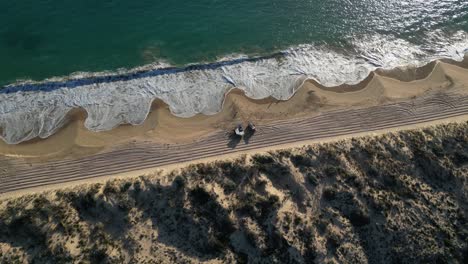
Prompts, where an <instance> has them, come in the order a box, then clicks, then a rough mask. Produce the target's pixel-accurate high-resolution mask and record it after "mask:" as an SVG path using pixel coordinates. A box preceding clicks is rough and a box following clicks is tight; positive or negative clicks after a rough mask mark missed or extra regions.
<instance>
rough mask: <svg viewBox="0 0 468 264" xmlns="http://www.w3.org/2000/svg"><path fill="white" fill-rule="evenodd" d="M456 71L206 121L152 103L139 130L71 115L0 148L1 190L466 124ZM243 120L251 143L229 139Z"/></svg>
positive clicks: (435, 68) (387, 76) (443, 66)
mask: <svg viewBox="0 0 468 264" xmlns="http://www.w3.org/2000/svg"><path fill="white" fill-rule="evenodd" d="M460 66H466V65H465V64H458V65H454V64H450V63H447V62H434V63H431V64H430V65H427V66H425V67H423V68H420V69H406V70H403V69H398V70H395V72H398V75H395V72H392V73H389V72H383V73H373V74H372V75H371V76H369V78H367V79H366V80H365V81H364V82H362V83H360V84H359V85H355V86H342V87H328V88H327V87H323V86H320V85H318V84H317V83H314V82H313V81H307V82H305V83H304V85H303V86H302V87H301V88H300V89H299V90H298V91H297V93H296V94H295V95H294V96H293V97H292V98H291V99H290V100H288V101H277V100H274V99H271V98H269V99H264V100H252V99H249V98H247V97H246V96H245V95H244V94H243V93H242V92H241V91H239V90H232V91H230V93H228V94H227V95H226V99H225V103H224V107H223V110H222V111H221V112H220V113H218V114H215V115H212V116H204V115H198V116H195V117H193V118H178V117H175V116H174V115H172V114H171V113H170V111H169V109H168V106H167V105H165V104H163V103H162V102H161V101H155V102H154V104H153V110H152V112H151V113H150V114H149V116H148V119H147V120H146V122H145V123H144V124H143V125H141V126H130V125H123V126H119V127H117V128H115V129H113V130H111V131H107V132H100V133H96V132H91V131H89V130H87V129H86V128H85V127H84V125H83V121H84V119H85V118H86V115H85V113H84V112H83V111H75V112H74V113H73V114H72V115H71V119H70V120H71V121H70V123H69V124H68V125H67V126H66V127H65V128H64V129H62V130H60V131H59V132H58V133H57V134H55V135H53V136H51V137H50V138H47V139H43V140H38V139H36V140H33V141H31V142H26V143H21V144H19V145H7V144H5V143H2V145H1V147H0V150H1V152H2V154H3V155H4V157H3V158H2V160H1V162H2V167H3V170H2V171H1V172H0V176H1V178H2V179H3V181H2V185H1V186H0V192H2V193H10V194H13V193H22V192H23V191H28V190H29V191H30V190H36V191H37V190H41V189H42V188H48V187H51V186H56V187H60V186H64V185H70V184H74V183H78V182H87V181H94V180H105V179H106V177H109V176H116V175H117V176H119V175H120V176H122V175H123V176H137V175H141V174H142V173H143V174H145V173H150V172H151V171H154V170H155V169H157V168H163V167H167V166H172V167H173V166H176V167H177V166H181V165H183V164H188V163H190V162H194V161H200V160H207V159H208V160H209V159H212V158H216V157H228V156H232V155H234V156H235V155H239V154H240V153H249V152H250V153H252V152H256V151H260V150H261V151H270V150H276V149H279V148H288V147H296V146H300V145H301V144H302V145H304V144H310V143H313V142H323V141H327V140H336V139H339V138H349V137H353V136H365V135H367V134H369V133H386V132H389V131H398V130H402V129H412V128H418V127H422V126H428V125H434V124H440V123H447V122H465V121H466V120H467V119H468V118H467V117H468V109H467V105H468V104H467V103H468V89H467V87H468V74H467V73H468V70H467V69H466V68H463V67H460ZM391 74H393V75H391ZM398 76H401V78H400V79H401V80H399V79H397V78H396V77H398ZM248 120H249V121H253V122H255V123H256V124H257V127H258V133H256V134H255V136H254V137H253V138H252V139H251V140H249V139H244V140H243V141H241V140H240V139H239V140H236V139H233V138H230V137H228V134H229V132H230V131H231V129H232V128H233V127H234V126H235V125H236V124H238V123H241V122H243V123H244V124H245V122H247V121H248ZM298 144H299V145H298ZM47 186H48V187H47Z"/></svg>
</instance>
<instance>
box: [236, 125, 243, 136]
mask: <svg viewBox="0 0 468 264" xmlns="http://www.w3.org/2000/svg"><path fill="white" fill-rule="evenodd" d="M234 132H235V133H236V135H238V136H241V137H242V136H243V135H244V134H245V132H244V129H243V128H242V125H238V126H237V127H236V129H234Z"/></svg>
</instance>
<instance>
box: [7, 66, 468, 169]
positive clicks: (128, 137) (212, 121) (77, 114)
mask: <svg viewBox="0 0 468 264" xmlns="http://www.w3.org/2000/svg"><path fill="white" fill-rule="evenodd" d="M467 58H468V57H467ZM458 65H459V66H456V65H453V64H447V63H446V62H441V61H437V62H432V63H430V64H428V65H426V66H424V67H421V68H418V69H412V68H409V69H399V70H398V71H397V70H395V72H397V73H398V74H397V75H395V74H394V75H391V76H389V75H390V74H389V73H388V72H387V73H385V72H375V73H371V74H370V75H369V76H368V77H367V78H366V79H365V80H364V81H363V82H361V83H359V84H357V85H341V86H335V87H325V86H322V85H320V84H318V83H317V82H315V81H311V80H306V81H304V84H303V85H302V86H301V87H300V88H299V89H297V91H296V92H295V93H294V94H293V96H292V97H291V98H290V99H289V100H277V99H274V98H273V97H271V96H270V97H267V98H264V99H259V100H257V99H252V98H249V97H248V96H246V95H245V92H244V91H242V90H240V89H237V88H234V89H231V90H229V92H228V93H227V94H225V96H224V100H223V105H222V108H221V111H220V112H219V113H216V114H214V115H203V114H197V115H195V116H193V117H190V118H181V117H177V116H175V115H173V114H172V113H171V111H170V108H169V106H168V105H167V104H166V103H164V102H163V101H162V100H160V99H155V100H154V101H153V103H152V104H151V109H150V111H149V113H148V115H147V117H146V119H145V121H144V122H143V124H141V125H129V124H123V125H119V126H117V127H115V128H114V129H112V130H109V131H101V132H93V131H91V130H88V129H87V128H86V127H85V121H86V118H87V116H88V114H87V112H86V111H85V110H84V109H73V110H72V111H71V112H69V113H68V115H67V119H68V121H67V124H66V125H65V126H63V127H62V128H61V129H59V130H58V131H57V132H56V133H54V134H53V135H52V136H50V137H48V138H46V139H39V138H35V139H33V140H30V141H27V142H22V143H20V144H17V145H10V144H7V143H5V142H3V141H1V142H0V154H3V155H5V156H9V157H17V158H26V159H28V158H32V159H36V158H41V159H43V160H48V159H54V158H63V157H68V156H70V157H80V156H87V155H91V154H93V153H98V152H101V151H105V150H108V149H112V148H114V147H115V146H117V145H121V144H125V143H128V142H132V141H151V142H154V143H161V144H167V143H184V142H190V141H193V140H196V139H198V138H200V137H203V136H207V135H209V134H210V133H213V132H215V131H219V130H224V131H229V130H230V129H231V128H232V127H234V126H235V125H236V124H237V123H239V122H246V121H248V120H250V121H253V122H255V123H257V124H259V125H263V124H267V123H269V122H272V121H275V120H286V119H291V118H299V117H304V116H315V115H319V114H320V113H322V112H327V111H333V110H340V109H341V110H342V109H354V108H364V107H369V106H375V105H382V104H386V103H392V102H398V101H402V100H409V99H412V98H415V97H418V96H421V95H423V94H425V93H427V92H434V91H444V90H446V89H459V90H460V91H461V92H462V93H464V92H467V93H468V89H467V87H468V77H466V76H468V67H467V68H461V67H460V66H468V59H466V58H465V60H464V61H463V62H461V63H460V64H458ZM399 76H400V79H401V80H398V79H397V78H398V77H399Z"/></svg>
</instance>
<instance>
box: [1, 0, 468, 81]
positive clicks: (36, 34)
mask: <svg viewBox="0 0 468 264" xmlns="http://www.w3.org/2000/svg"><path fill="white" fill-rule="evenodd" d="M0 12H1V15H0V61H1V63H0V85H5V84H8V83H13V82H15V81H16V80H18V79H32V80H42V79H45V78H49V77H53V76H66V75H68V74H70V73H73V72H77V71H85V72H94V71H104V70H115V69H117V68H122V67H124V68H132V67H136V66H140V65H144V64H148V63H153V62H156V61H165V62H168V63H170V64H172V65H178V66H180V65H184V64H187V63H199V62H209V61H215V60H217V59H219V58H220V57H223V56H225V55H230V54H247V55H265V54H269V53H271V52H274V51H278V50H283V49H286V48H288V47H293V46H296V45H299V44H317V45H324V44H326V45H328V46H330V47H331V48H336V49H347V48H350V49H351V48H352V47H350V44H349V42H350V39H356V38H357V39H359V38H361V37H362V36H366V35H374V34H379V35H381V36H393V37H396V38H399V39H403V40H405V41H408V42H410V43H415V44H421V43H424V42H425V41H426V40H425V38H426V33H427V32H433V31H436V30H438V31H440V32H442V34H447V35H450V34H452V33H454V32H457V31H460V30H462V31H468V1H462V0H458V1H457V0H455V1H453V0H425V1H420V0H414V1H402V0H327V1H324V0H236V1H232V0H193V1H183V0H158V1H154V0H140V1H134V0H100V1H94V0H81V1H76V0H21V1H6V0H0Z"/></svg>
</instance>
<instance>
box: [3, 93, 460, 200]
mask: <svg viewBox="0 0 468 264" xmlns="http://www.w3.org/2000/svg"><path fill="white" fill-rule="evenodd" d="M465 115H468V96H464V95H460V94H458V93H455V92H446V93H443V94H442V93H433V94H430V95H426V96H423V97H420V98H416V99H414V100H411V101H406V102H399V103H393V104H387V105H381V106H374V107H369V108H364V109H353V110H348V111H344V110H340V111H330V112H324V113H321V114H319V115H317V116H314V117H309V118H300V119H290V120H281V121H275V122H271V123H270V124H268V125H265V126H262V127H260V128H259V130H258V131H257V133H255V135H254V136H253V137H252V138H251V139H250V142H249V143H248V144H246V143H245V142H244V141H243V140H240V141H239V142H238V143H237V142H232V141H230V138H229V137H228V135H227V134H228V133H226V132H225V131H218V132H216V133H213V134H211V135H209V136H207V137H205V138H202V139H200V140H198V141H196V142H192V143H184V144H177V145H176V144H154V143H151V142H138V143H129V144H125V145H122V146H120V147H119V148H117V149H114V150H112V151H109V152H105V153H100V154H95V155H92V156H88V157H85V158H79V159H64V160H60V161H51V162H48V163H38V164H30V163H29V162H27V161H24V160H19V159H9V160H8V162H9V163H10V164H12V166H14V168H15V172H14V175H7V177H3V178H2V179H1V180H0V181H1V182H0V193H7V192H12V191H18V190H22V189H28V188H34V187H40V186H46V185H51V184H57V183H66V182H72V181H78V180H85V179H92V178H96V177H101V176H107V175H112V174H117V173H123V172H129V171H134V170H140V169H148V168H153V167H158V166H163V165H169V164H174V163H180V162H188V161H192V160H196V159H202V158H209V157H214V156H219V155H224V154H230V153H235V152H239V151H247V150H252V149H256V148H263V147H268V146H273V145H281V144H287V143H293V142H300V141H306V140H314V139H320V138H329V137H336V136H343V135H350V134H356V133H362V132H368V131H375V130H380V129H386V128H394V127H400V126H405V125H412V124H418V123H423V122H429V121H434V120H438V119H444V118H449V117H457V116H465Z"/></svg>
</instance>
